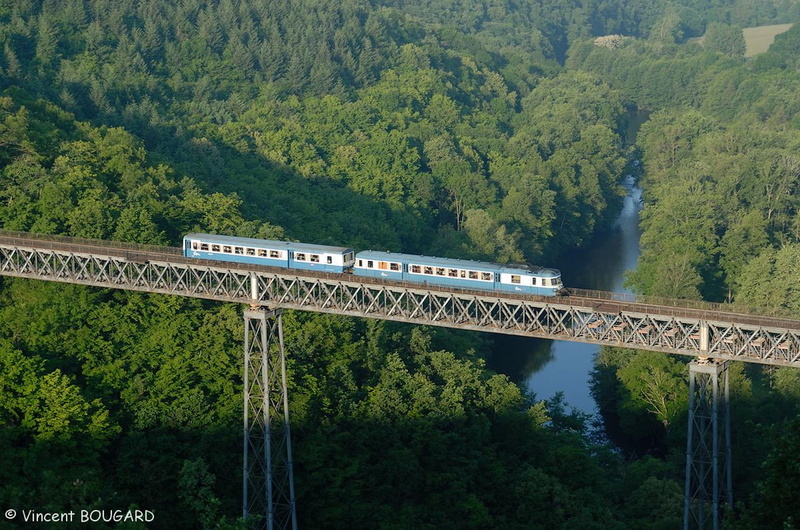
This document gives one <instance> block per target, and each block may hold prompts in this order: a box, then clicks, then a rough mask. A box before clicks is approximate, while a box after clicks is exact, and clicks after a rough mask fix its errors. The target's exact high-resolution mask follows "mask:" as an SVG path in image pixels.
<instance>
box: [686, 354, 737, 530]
mask: <svg viewBox="0 0 800 530" xmlns="http://www.w3.org/2000/svg"><path fill="white" fill-rule="evenodd" d="M729 364H730V363H729V361H715V360H712V359H702V358H701V359H700V360H697V361H692V362H691V363H689V430H688V432H687V433H686V485H685V490H684V508H683V528H684V529H685V530H689V529H690V528H700V529H705V528H708V527H709V525H711V528H713V529H714V530H718V529H719V527H720V517H721V515H722V513H723V507H724V505H723V504H721V503H726V504H727V505H728V506H729V508H733V489H732V485H731V416H730V401H729V389H730V385H729V378H728V366H729ZM720 380H721V381H720ZM720 384H721V385H722V387H720ZM709 504H710V506H709Z"/></svg>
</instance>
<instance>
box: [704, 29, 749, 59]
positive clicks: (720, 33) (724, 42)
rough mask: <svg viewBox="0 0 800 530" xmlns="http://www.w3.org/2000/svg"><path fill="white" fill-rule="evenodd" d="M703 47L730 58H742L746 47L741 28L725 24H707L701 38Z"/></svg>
mask: <svg viewBox="0 0 800 530" xmlns="http://www.w3.org/2000/svg"><path fill="white" fill-rule="evenodd" d="M703 46H704V47H705V48H706V49H707V50H709V51H714V52H719V53H722V54H725V55H729V56H731V57H744V52H745V50H746V49H747V46H746V44H745V41H744V33H742V28H739V27H736V26H727V25H725V24H718V23H714V24H709V25H708V28H706V33H705V35H704V36H703Z"/></svg>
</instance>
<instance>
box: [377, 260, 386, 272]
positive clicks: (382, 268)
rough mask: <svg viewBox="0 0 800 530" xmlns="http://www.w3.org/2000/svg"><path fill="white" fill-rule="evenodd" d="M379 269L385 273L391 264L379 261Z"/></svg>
mask: <svg viewBox="0 0 800 530" xmlns="http://www.w3.org/2000/svg"><path fill="white" fill-rule="evenodd" d="M378 268H379V269H380V270H382V271H385V270H387V269H388V268H389V263H388V262H386V261H379V262H378Z"/></svg>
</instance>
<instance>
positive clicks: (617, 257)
mask: <svg viewBox="0 0 800 530" xmlns="http://www.w3.org/2000/svg"><path fill="white" fill-rule="evenodd" d="M624 184H625V187H626V188H627V189H628V195H627V196H626V197H625V202H624V204H623V208H622V211H621V213H620V216H619V219H618V220H617V222H616V224H615V225H614V227H613V228H612V229H611V230H610V231H609V232H607V233H605V234H602V235H601V236H599V237H598V238H597V240H596V241H595V242H594V243H593V244H592V245H591V246H589V247H586V248H583V249H580V250H577V251H574V252H572V253H569V254H567V255H565V256H563V257H562V259H561V260H559V263H547V264H544V265H547V266H553V267H557V268H559V269H560V270H561V275H562V278H563V280H564V285H566V286H567V287H577V288H583V289H597V290H601V291H616V292H628V291H627V290H626V289H625V288H624V287H623V283H624V281H625V272H626V271H628V270H631V269H634V268H635V267H636V261H637V259H638V257H639V236H640V235H641V232H640V230H639V210H640V209H641V195H642V190H641V189H639V188H637V187H635V185H634V179H633V177H626V178H625V181H624ZM599 351H600V346H596V345H594V344H582V343H578V342H568V341H553V340H544V339H529V338H524V337H510V336H499V335H498V336H497V337H496V339H495V352H494V354H493V355H492V357H491V358H490V359H489V360H488V362H487V365H488V367H489V368H491V369H493V370H495V371H497V372H499V373H503V374H507V375H508V376H509V377H511V378H512V379H513V380H514V381H516V382H517V383H520V384H521V385H523V387H525V388H526V389H528V390H529V391H532V392H534V393H535V394H536V396H537V398H538V399H549V398H551V397H553V395H554V394H555V393H556V392H559V391H561V392H563V393H564V398H565V400H566V402H567V404H569V405H570V406H572V407H575V408H576V409H578V410H580V411H582V412H586V413H588V414H594V413H595V407H596V405H595V402H594V399H592V396H591V394H590V393H589V383H588V382H589V374H590V372H591V370H592V368H593V367H594V358H595V355H596V354H597V352H599Z"/></svg>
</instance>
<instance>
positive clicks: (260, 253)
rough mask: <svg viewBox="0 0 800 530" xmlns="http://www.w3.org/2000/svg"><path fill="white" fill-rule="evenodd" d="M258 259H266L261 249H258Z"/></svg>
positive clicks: (264, 251)
mask: <svg viewBox="0 0 800 530" xmlns="http://www.w3.org/2000/svg"><path fill="white" fill-rule="evenodd" d="M258 257H259V258H266V257H267V251H266V250H264V249H263V248H260V249H258Z"/></svg>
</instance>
